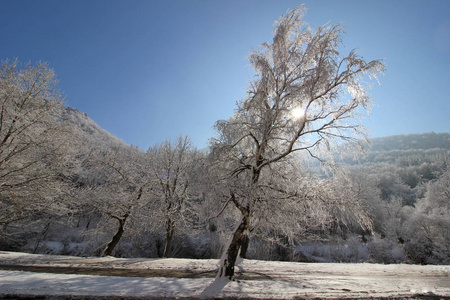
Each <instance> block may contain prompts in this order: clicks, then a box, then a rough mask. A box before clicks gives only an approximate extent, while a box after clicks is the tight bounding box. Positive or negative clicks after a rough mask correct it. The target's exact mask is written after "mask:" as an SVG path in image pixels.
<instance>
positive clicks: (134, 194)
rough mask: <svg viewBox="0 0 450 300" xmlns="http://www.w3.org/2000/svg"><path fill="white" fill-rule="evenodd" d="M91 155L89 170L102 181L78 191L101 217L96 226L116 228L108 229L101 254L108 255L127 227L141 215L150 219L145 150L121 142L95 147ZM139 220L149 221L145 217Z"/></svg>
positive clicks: (92, 210) (92, 211)
mask: <svg viewBox="0 0 450 300" xmlns="http://www.w3.org/2000/svg"><path fill="white" fill-rule="evenodd" d="M93 155H94V158H95V159H96V162H95V163H94V165H93V166H92V167H91V169H90V171H91V172H95V173H96V174H97V177H98V176H100V177H101V179H102V180H101V182H100V184H95V185H91V186H86V187H83V188H82V189H81V190H79V191H78V192H79V195H81V196H82V197H83V198H84V199H83V200H84V201H82V203H81V204H82V205H87V206H89V207H91V213H93V214H100V215H101V216H102V220H103V221H100V223H99V224H98V226H99V228H101V229H105V228H116V229H110V230H114V234H113V236H112V238H111V239H110V240H109V242H108V243H107V244H106V246H105V247H104V249H103V250H102V251H101V253H100V254H101V255H103V256H107V255H112V254H113V252H114V249H115V248H116V246H117V245H118V243H119V242H120V240H121V238H122V236H123V235H124V233H125V231H126V229H127V228H128V230H129V231H130V230H131V228H132V225H131V224H132V223H136V220H138V219H142V218H146V219H151V216H150V215H147V214H146V213H148V211H149V210H148V209H147V208H148V207H149V203H148V202H149V201H150V200H149V196H148V190H149V186H150V177H149V176H148V173H147V169H146V167H147V165H146V159H145V153H144V152H142V151H140V150H139V149H136V148H133V147H130V146H127V145H122V146H118V147H114V148H111V149H97V151H95V152H94V153H93ZM78 197H80V196H78ZM131 221H134V222H131ZM141 221H142V220H141ZM142 223H148V220H146V221H145V222H142ZM103 231H104V230H103Z"/></svg>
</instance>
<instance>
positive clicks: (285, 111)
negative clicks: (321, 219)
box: [211, 6, 384, 278]
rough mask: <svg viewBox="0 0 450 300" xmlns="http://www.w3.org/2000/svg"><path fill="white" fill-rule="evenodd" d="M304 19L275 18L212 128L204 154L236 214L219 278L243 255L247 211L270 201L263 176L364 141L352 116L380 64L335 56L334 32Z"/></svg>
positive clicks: (292, 15)
mask: <svg viewBox="0 0 450 300" xmlns="http://www.w3.org/2000/svg"><path fill="white" fill-rule="evenodd" d="M304 13H305V8H304V7H303V6H300V7H298V8H296V9H294V10H293V11H289V12H288V13H287V14H286V15H284V16H282V17H281V18H280V19H279V20H278V21H277V22H276V26H275V29H274V36H273V41H272V42H271V43H264V44H262V45H261V48H260V49H259V50H255V51H253V52H252V53H251V54H250V58H249V59H250V63H251V65H252V66H253V68H254V70H255V72H256V77H255V79H254V80H253V81H252V82H251V84H250V88H249V90H248V97H246V98H244V99H243V100H241V101H240V102H238V104H237V108H236V111H235V114H234V115H233V116H232V117H230V118H229V119H228V120H226V121H218V122H217V123H216V125H215V127H216V129H217V132H218V137H217V138H216V139H213V140H212V143H211V144H212V145H211V148H212V152H213V155H214V156H215V157H217V158H218V164H220V165H221V166H222V168H224V170H225V171H226V173H227V176H225V177H226V178H224V179H226V180H227V182H228V183H229V184H228V186H229V201H230V202H231V203H233V204H234V205H235V207H236V208H237V209H238V210H239V211H240V213H241V216H242V220H241V222H240V224H239V225H238V226H237V228H236V230H235V231H234V233H233V237H232V239H231V241H230V244H229V246H228V247H227V249H226V250H225V253H224V256H223V259H222V264H221V268H220V271H219V273H220V275H221V276H225V277H228V278H231V277H232V276H233V275H234V265H235V262H236V259H237V257H238V256H239V255H240V256H245V252H246V249H247V246H248V241H249V230H250V228H251V227H252V224H253V216H254V214H255V212H257V211H259V210H261V209H263V208H264V207H266V206H267V203H268V202H270V201H273V199H272V198H266V197H265V196H264V193H263V191H264V189H263V187H262V185H261V179H262V178H263V177H265V178H270V177H271V171H272V170H273V169H274V168H275V167H276V166H277V168H279V165H281V164H283V163H288V162H289V160H288V159H289V156H290V155H291V154H292V153H295V152H306V153H309V154H310V155H311V156H312V157H314V158H317V159H319V160H321V161H325V159H326V158H325V157H324V156H321V155H320V153H322V150H325V151H326V150H329V149H330V145H331V144H333V143H334V142H336V143H338V142H355V143H357V142H358V141H360V140H361V138H364V137H365V132H364V130H363V127H362V126H361V124H360V122H358V116H359V115H360V113H363V112H365V111H367V110H369V109H370V107H371V102H372V101H371V98H370V97H369V95H368V94H367V93H366V84H365V82H364V80H365V79H366V78H369V77H376V76H377V74H378V73H380V72H382V71H383V70H384V65H383V64H382V62H381V61H380V60H374V61H370V62H366V61H365V60H364V59H363V58H362V57H360V56H358V55H357V54H356V51H351V52H350V53H349V54H348V55H346V56H343V55H342V54H341V53H340V46H341V41H342V34H343V28H342V26H341V25H327V26H320V27H318V28H317V29H316V30H313V29H311V28H310V27H308V26H307V25H306V23H305V22H304V21H303V20H302V18H303V16H304ZM365 75H367V76H365ZM269 182H270V181H269ZM236 184H238V185H236ZM274 184H276V180H275V181H274ZM270 188H271V189H276V187H270ZM281 193H285V192H283V191H282V192H281Z"/></svg>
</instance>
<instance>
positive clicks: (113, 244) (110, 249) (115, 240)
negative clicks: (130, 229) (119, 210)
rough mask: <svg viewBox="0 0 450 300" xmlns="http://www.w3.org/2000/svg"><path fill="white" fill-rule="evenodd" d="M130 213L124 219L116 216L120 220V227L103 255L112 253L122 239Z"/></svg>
mask: <svg viewBox="0 0 450 300" xmlns="http://www.w3.org/2000/svg"><path fill="white" fill-rule="evenodd" d="M127 217H128V215H125V216H124V217H123V218H122V219H119V218H116V219H117V220H118V221H119V229H118V230H117V232H116V234H115V235H114V236H113V238H112V240H111V241H110V242H109V243H108V245H107V246H106V248H105V250H103V253H102V256H110V255H112V253H113V251H114V248H115V247H116V246H117V244H118V243H119V241H120V238H121V237H122V235H123V232H124V231H125V230H124V225H125V221H126V220H127Z"/></svg>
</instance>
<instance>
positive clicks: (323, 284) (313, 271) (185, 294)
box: [0, 252, 450, 299]
mask: <svg viewBox="0 0 450 300" xmlns="http://www.w3.org/2000/svg"><path fill="white" fill-rule="evenodd" d="M216 264H217V260H190V259H119V258H112V257H107V258H79V257H68V256H46V255H30V254H25V253H13V252H0V265H28V266H50V265H51V266H52V267H54V266H59V267H72V268H75V267H93V268H100V269H101V268H105V269H114V268H115V269H120V270H124V271H123V272H126V271H127V269H129V270H130V272H132V270H133V271H134V270H144V271H145V270H147V271H151V270H158V269H159V270H172V271H174V270H178V272H180V273H182V272H188V273H189V274H192V273H195V272H197V273H205V274H206V273H208V274H211V275H208V276H212V274H213V273H212V272H211V271H214V269H215V268H216ZM0 268H1V267H0ZM240 270H241V272H238V275H237V280H236V281H233V282H228V281H222V280H215V279H214V278H169V277H145V278H144V277H120V276H93V275H74V274H51V273H36V272H24V271H10V270H9V271H8V270H2V271H0V296H5V295H11V294H15V295H70V296H73V295H78V296H116V297H120V296H121V297H124V296H137V297H146V298H149V297H168V298H216V297H223V298H233V297H235V298H264V299H303V298H340V299H342V298H381V297H389V298H394V297H397V298H399V297H418V296H427V297H430V298H436V299H440V298H444V297H445V298H448V299H450V278H449V274H450V266H417V265H377V264H305V263H289V262H266V261H257V260H245V261H244V262H243V263H242V265H241V267H240Z"/></svg>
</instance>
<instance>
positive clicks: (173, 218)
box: [147, 136, 201, 257]
mask: <svg viewBox="0 0 450 300" xmlns="http://www.w3.org/2000/svg"><path fill="white" fill-rule="evenodd" d="M200 158H201V155H200V153H199V152H198V151H197V150H196V149H195V148H194V147H193V146H192V144H191V141H190V140H189V138H188V137H187V136H184V137H183V136H180V137H179V138H178V139H177V140H176V141H175V142H171V141H170V140H166V141H165V142H163V143H161V144H160V145H158V146H155V147H151V148H149V149H148V151H147V159H148V166H149V170H148V171H149V173H150V176H152V178H153V180H152V183H153V184H152V188H151V193H152V197H154V198H155V202H157V203H159V205H158V208H159V209H158V211H159V212H160V214H161V215H162V216H163V219H164V222H165V233H166V240H165V241H166V242H165V247H164V253H163V256H164V257H169V256H170V251H171V247H172V241H173V238H174V235H175V230H176V228H177V226H179V225H180V224H182V222H183V221H185V218H184V217H185V216H187V215H189V211H187V210H188V208H189V206H188V203H186V202H187V201H188V200H189V199H190V198H192V197H198V195H197V193H196V192H194V191H193V187H194V185H195V176H196V175H198V173H196V171H198V167H199V166H200Z"/></svg>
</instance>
